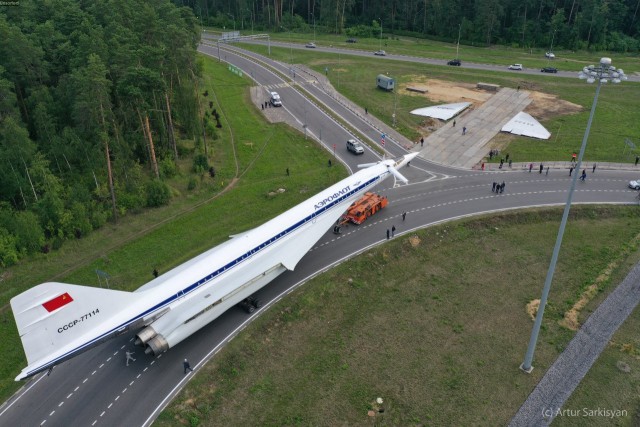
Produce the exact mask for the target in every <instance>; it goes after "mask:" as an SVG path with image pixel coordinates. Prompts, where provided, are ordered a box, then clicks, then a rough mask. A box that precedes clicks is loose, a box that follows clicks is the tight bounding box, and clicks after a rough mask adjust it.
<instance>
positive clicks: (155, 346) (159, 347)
mask: <svg viewBox="0 0 640 427" xmlns="http://www.w3.org/2000/svg"><path fill="white" fill-rule="evenodd" d="M167 350H169V343H167V340H166V339H164V337H163V336H162V335H156V336H155V337H153V338H151V339H150V340H149V342H147V348H146V349H145V350H144V352H145V354H150V355H151V356H157V355H159V354H161V353H164V352H165V351H167Z"/></svg>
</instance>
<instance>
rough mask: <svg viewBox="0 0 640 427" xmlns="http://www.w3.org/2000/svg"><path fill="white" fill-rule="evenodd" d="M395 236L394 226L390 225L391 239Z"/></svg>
mask: <svg viewBox="0 0 640 427" xmlns="http://www.w3.org/2000/svg"><path fill="white" fill-rule="evenodd" d="M395 235H396V226H395V225H392V226H391V237H393V236H395Z"/></svg>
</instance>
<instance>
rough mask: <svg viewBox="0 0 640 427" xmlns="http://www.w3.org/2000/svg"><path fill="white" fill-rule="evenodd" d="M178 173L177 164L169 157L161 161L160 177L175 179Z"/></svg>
mask: <svg viewBox="0 0 640 427" xmlns="http://www.w3.org/2000/svg"><path fill="white" fill-rule="evenodd" d="M177 173H178V168H177V167H176V162H174V161H173V159H172V158H170V157H167V158H164V159H162V160H161V161H160V176H161V177H163V178H173V177H174V176H176V174H177Z"/></svg>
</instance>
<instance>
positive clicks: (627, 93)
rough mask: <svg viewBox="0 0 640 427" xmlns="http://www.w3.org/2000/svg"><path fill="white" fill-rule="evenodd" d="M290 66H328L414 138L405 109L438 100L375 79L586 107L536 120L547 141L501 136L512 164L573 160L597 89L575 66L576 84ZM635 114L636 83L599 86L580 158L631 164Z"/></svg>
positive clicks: (411, 67)
mask: <svg viewBox="0 0 640 427" xmlns="http://www.w3.org/2000/svg"><path fill="white" fill-rule="evenodd" d="M418 46H419V45H418V44H416V47H415V50H413V51H410V52H407V54H412V55H416V56H424V55H423V54H421V52H420V51H419V47H418ZM243 47H244V48H247V49H250V50H254V51H256V52H259V53H261V54H263V55H267V51H266V48H265V47H262V46H256V45H247V44H245V45H243ZM474 49H477V50H478V53H477V55H478V61H477V62H487V61H482V60H481V58H482V52H486V51H487V50H486V49H484V48H474ZM271 52H272V55H271V57H272V58H275V59H279V60H281V61H285V62H287V61H289V52H290V50H289V49H283V48H276V47H272V48H271ZM576 61H577V60H576ZM294 62H295V63H299V64H305V65H308V66H310V67H311V68H313V69H314V70H315V71H317V72H318V73H324V72H325V68H327V69H328V70H329V71H328V77H329V79H330V80H331V83H332V84H333V86H334V87H335V88H336V89H338V90H339V91H340V92H341V93H342V94H344V95H345V96H346V97H348V98H349V99H351V100H352V101H353V102H355V103H356V104H357V105H360V106H362V107H363V108H364V107H365V106H366V107H367V108H368V110H369V113H370V114H374V115H375V116H376V117H378V118H379V119H381V120H382V121H384V122H385V123H387V125H389V126H391V125H392V124H393V118H392V115H393V114H394V112H395V114H396V129H397V130H398V131H399V132H400V133H402V134H403V135H404V136H406V137H407V138H409V139H410V140H412V141H417V140H418V139H419V135H420V130H419V129H420V126H421V124H422V120H423V118H421V117H418V116H414V115H411V114H409V112H410V111H411V110H413V109H416V108H420V107H425V106H429V105H435V104H438V103H437V102H432V101H429V99H428V98H424V97H418V96H415V95H412V94H409V93H404V92H402V91H396V92H395V93H394V92H386V91H383V90H379V89H377V88H376V85H375V81H376V76H377V75H378V74H381V73H383V74H388V75H390V76H392V77H394V78H395V79H396V86H400V85H402V84H404V83H408V82H411V81H413V80H415V79H416V77H424V76H426V77H427V78H428V79H439V80H446V81H453V82H460V83H465V84H473V85H475V84H476V83H478V82H485V83H493V84H498V85H500V86H504V87H511V88H515V87H517V86H521V87H522V88H523V89H526V90H532V91H539V92H544V93H547V94H551V95H555V96H557V97H558V98H559V99H562V100H566V101H569V102H572V103H574V104H578V105H581V106H582V107H583V110H582V111H581V112H579V113H577V114H572V115H564V116H561V115H554V116H552V117H551V118H548V119H543V120H541V123H542V124H543V125H544V126H545V127H546V128H547V129H548V130H549V132H551V134H552V135H551V138H550V139H549V140H546V141H542V140H534V139H531V138H526V137H517V136H511V135H509V136H499V138H500V137H502V138H504V140H501V145H502V146H503V148H502V151H503V152H509V153H510V155H511V156H510V157H511V158H512V159H514V161H516V162H519V161H524V162H529V161H561V160H570V156H571V153H573V152H577V151H578V150H579V149H580V144H581V142H582V138H583V135H584V131H585V128H586V124H587V119H588V116H589V110H590V108H591V105H592V102H593V97H594V94H595V87H594V86H592V85H587V84H586V83H584V81H582V80H579V79H577V73H578V71H579V70H580V69H581V68H582V66H583V65H584V64H581V63H579V62H577V63H576V64H575V68H574V69H575V70H576V78H575V79H568V78H560V77H557V76H554V75H530V74H521V73H517V72H495V71H492V70H476V69H468V68H464V67H450V66H446V65H442V66H436V65H426V64H415V63H410V62H402V61H388V60H381V59H379V58H374V57H372V58H367V57H357V56H349V55H344V54H342V55H336V54H328V53H323V52H319V51H316V50H313V49H309V50H298V51H295V56H294ZM591 62H593V60H592V61H591ZM615 62H616V58H615V57H614V63H615ZM443 64H444V63H443ZM618 65H619V66H622V65H621V64H618ZM638 65H640V64H638ZM427 85H428V82H427ZM427 95H428V93H427ZM460 101H464V99H462V100H460ZM638 109H640V83H635V82H634V83H632V82H625V83H621V84H619V85H609V86H606V87H604V88H603V89H602V91H601V92H600V96H599V98H598V107H597V111H596V116H595V119H594V121H593V125H592V127H591V132H590V138H589V145H588V147H587V152H586V154H585V159H588V160H589V161H599V162H633V161H634V160H635V155H636V154H638V153H640V152H635V151H632V150H629V149H628V147H627V146H626V144H625V139H626V138H628V139H629V140H631V141H637V140H638V139H639V138H640V122H638V121H637V120H636V118H635V112H636V111H638ZM505 147H506V148H505ZM505 150H507V151H505Z"/></svg>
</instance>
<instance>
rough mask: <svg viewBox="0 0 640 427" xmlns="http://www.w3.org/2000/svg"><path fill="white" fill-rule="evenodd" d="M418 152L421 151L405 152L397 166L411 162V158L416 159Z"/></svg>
mask: <svg viewBox="0 0 640 427" xmlns="http://www.w3.org/2000/svg"><path fill="white" fill-rule="evenodd" d="M418 154H420V153H410V154H405V155H404V157H403V158H402V160H400V161H399V162H398V163H396V167H397V168H399V167H402V166H404V165H406V164H407V163H409V162H410V161H411V160H413V159H415V158H416V157H417V156H418Z"/></svg>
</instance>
